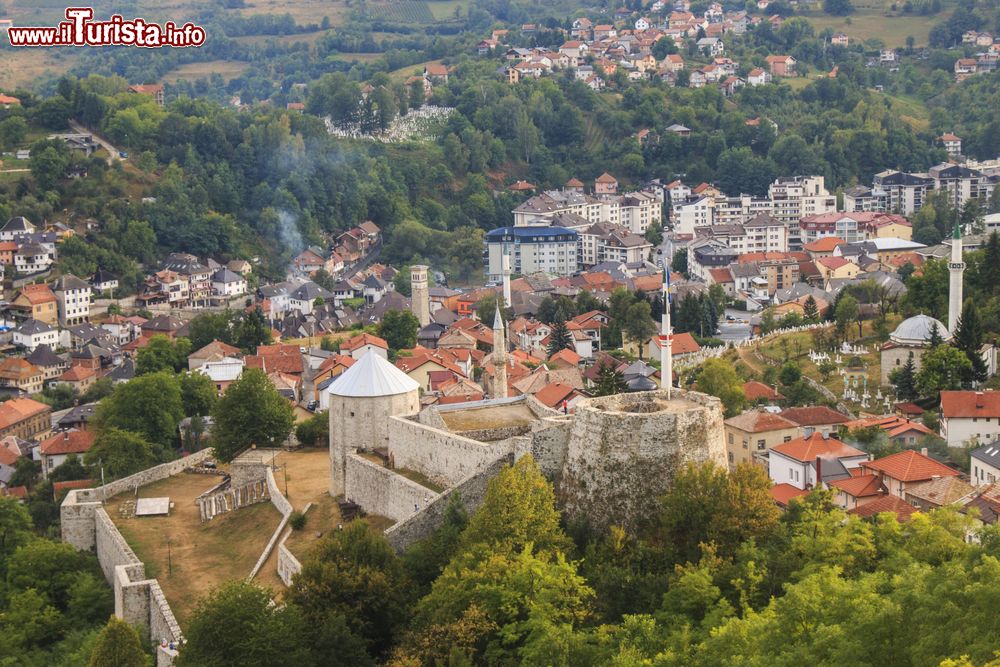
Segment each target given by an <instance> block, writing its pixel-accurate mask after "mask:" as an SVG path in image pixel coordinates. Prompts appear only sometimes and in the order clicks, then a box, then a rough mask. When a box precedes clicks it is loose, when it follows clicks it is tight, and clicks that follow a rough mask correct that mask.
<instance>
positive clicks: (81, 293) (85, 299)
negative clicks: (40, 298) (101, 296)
mask: <svg viewBox="0 0 1000 667" xmlns="http://www.w3.org/2000/svg"><path fill="white" fill-rule="evenodd" d="M52 292H53V293H54V294H55V295H56V304H57V306H58V308H59V324H61V325H62V326H64V327H71V326H74V325H77V324H82V323H83V322H87V321H88V320H90V296H91V289H90V285H88V284H87V283H85V282H83V281H82V280H80V279H79V278H77V277H76V276H74V275H73V274H71V273H67V274H65V275H63V276H61V277H60V278H59V279H58V280H56V282H55V283H54V284H53V286H52Z"/></svg>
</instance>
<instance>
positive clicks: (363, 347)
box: [340, 333, 389, 359]
mask: <svg viewBox="0 0 1000 667" xmlns="http://www.w3.org/2000/svg"><path fill="white" fill-rule="evenodd" d="M369 352H374V353H375V354H377V355H379V356H380V357H382V358H383V359H388V358H389V344H388V343H386V342H385V340H383V339H382V338H379V337H378V336H375V335H372V334H370V333H363V334H359V335H357V336H355V337H354V338H351V339H350V340H348V341H346V342H345V343H343V344H342V345H341V346H340V353H341V354H348V355H350V356H352V357H353V358H354V359H360V358H361V357H363V356H365V355H366V354H368V353H369Z"/></svg>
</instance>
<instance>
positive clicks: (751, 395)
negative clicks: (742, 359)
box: [743, 380, 785, 402]
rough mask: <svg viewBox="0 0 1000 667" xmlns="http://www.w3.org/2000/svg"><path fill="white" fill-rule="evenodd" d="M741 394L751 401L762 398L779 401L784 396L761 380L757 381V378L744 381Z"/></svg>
mask: <svg viewBox="0 0 1000 667" xmlns="http://www.w3.org/2000/svg"><path fill="white" fill-rule="evenodd" d="M743 394H744V395H745V396H746V397H747V400H748V401H751V402H753V401H758V400H760V399H762V398H764V399H767V400H769V401H780V400H783V399H784V398H785V397H784V396H783V395H782V394H781V392H779V391H778V390H777V389H774V388H772V387H768V386H767V385H766V384H764V383H763V382H758V381H757V380H750V381H749V382H744V383H743Z"/></svg>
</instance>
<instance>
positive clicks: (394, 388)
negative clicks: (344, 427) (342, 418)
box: [327, 352, 420, 396]
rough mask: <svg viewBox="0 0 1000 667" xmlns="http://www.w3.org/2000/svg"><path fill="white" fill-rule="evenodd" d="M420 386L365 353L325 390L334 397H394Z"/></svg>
mask: <svg viewBox="0 0 1000 667" xmlns="http://www.w3.org/2000/svg"><path fill="white" fill-rule="evenodd" d="M419 388H420V384H419V383H418V382H417V381H416V380H414V379H413V378H411V377H410V376H409V375H407V374H406V373H404V372H403V371H401V370H399V369H398V368H396V367H395V366H393V365H392V364H390V363H389V362H388V361H386V360H385V359H383V358H382V357H381V355H379V354H377V353H375V352H368V353H367V354H365V355H364V356H363V357H361V358H360V359H359V360H358V361H357V363H355V364H354V365H353V366H351V367H350V368H348V369H347V370H346V371H344V372H343V373H342V374H341V375H340V376H339V377H338V378H337V379H336V380H334V381H333V382H332V383H331V384H330V386H329V387H328V388H327V392H328V393H329V394H331V395H333V396H393V395H395V394H405V393H407V392H409V391H413V390H415V389H419Z"/></svg>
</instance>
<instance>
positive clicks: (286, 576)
mask: <svg viewBox="0 0 1000 667" xmlns="http://www.w3.org/2000/svg"><path fill="white" fill-rule="evenodd" d="M301 571H302V563H300V562H299V559H298V558H296V557H295V555H294V554H293V553H292V552H291V551H289V550H288V547H286V546H285V542H284V540H282V541H281V543H280V544H279V545H278V577H280V578H281V581H283V582H284V584H285V585H286V586H291V585H292V578H293V577H294V576H295V575H296V574H298V573H299V572H301Z"/></svg>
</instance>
